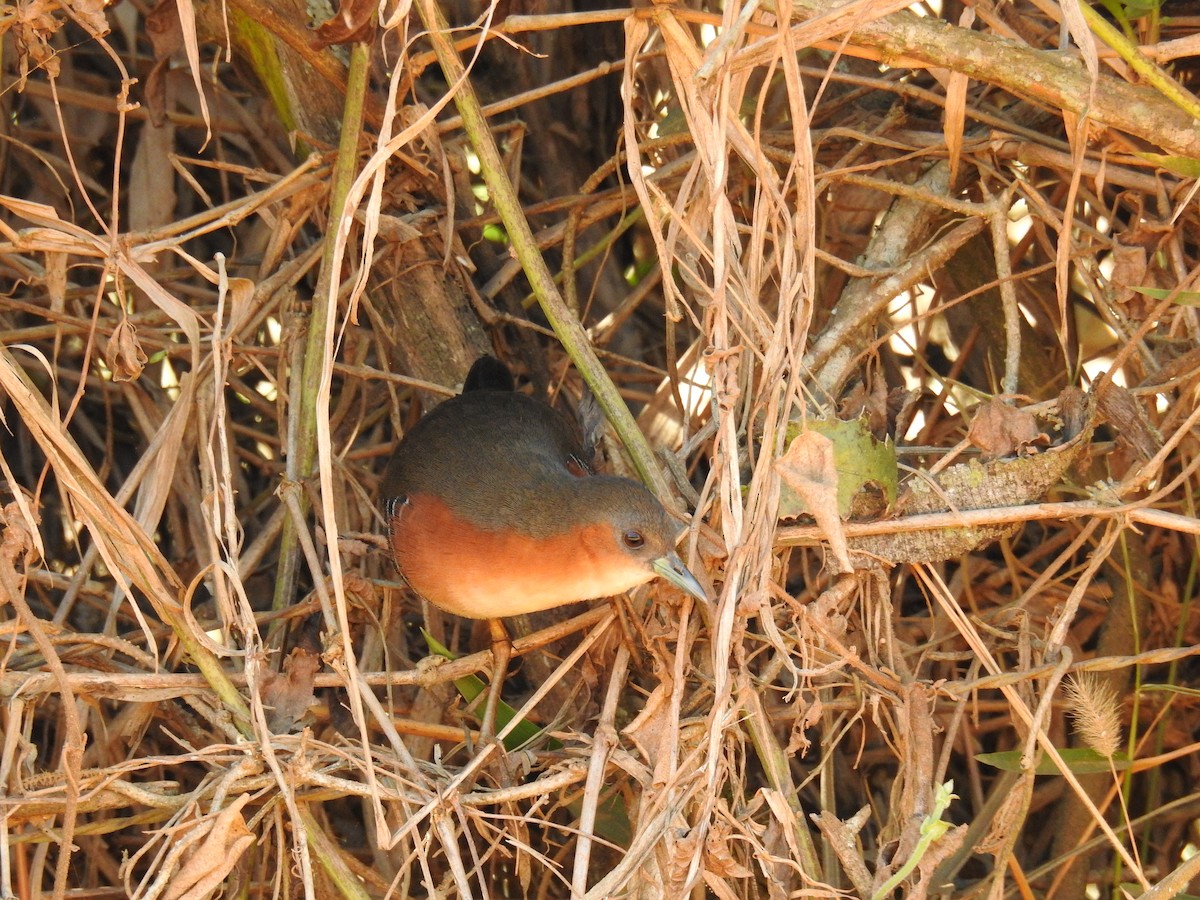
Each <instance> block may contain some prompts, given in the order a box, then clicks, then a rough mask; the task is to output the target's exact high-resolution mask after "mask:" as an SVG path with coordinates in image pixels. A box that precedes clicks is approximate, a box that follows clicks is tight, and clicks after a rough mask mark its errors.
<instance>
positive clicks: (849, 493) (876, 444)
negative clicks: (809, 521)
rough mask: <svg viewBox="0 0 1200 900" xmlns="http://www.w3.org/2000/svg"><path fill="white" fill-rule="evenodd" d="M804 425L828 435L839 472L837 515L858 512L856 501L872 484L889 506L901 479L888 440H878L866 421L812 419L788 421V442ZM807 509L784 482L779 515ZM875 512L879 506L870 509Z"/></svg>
mask: <svg viewBox="0 0 1200 900" xmlns="http://www.w3.org/2000/svg"><path fill="white" fill-rule="evenodd" d="M805 427H807V428H808V429H809V430H810V431H815V432H817V433H818V434H822V435H824V436H825V437H827V438H829V440H831V441H832V442H833V462H834V466H835V468H836V469H837V474H838V490H837V505H838V514H839V515H840V516H842V517H843V518H846V517H847V516H850V515H851V514H852V513H853V514H856V515H857V514H860V513H862V512H863V510H861V509H859V508H858V507H856V501H857V500H860V499H864V500H865V499H866V498H865V496H863V497H860V495H863V494H864V492H865V489H866V488H867V487H868V486H874V487H876V488H878V489H879V491H880V492H882V494H883V499H884V500H885V501H886V504H887V505H888V506H891V504H893V503H895V502H896V485H897V483H898V482H899V480H900V477H899V469H898V467H897V465H896V448H895V446H894V445H893V444H892V442H891V440H884V441H877V440H876V439H875V436H874V435H872V434H871V432H870V430H869V429H868V428H867V420H866V419H865V418H861V419H851V420H850V421H843V420H842V419H815V418H810V419H808V420H807V422H805V423H800V422H791V423H789V424H788V432H787V443H788V444H790V443H791V442H792V441H793V440H794V439H795V438H796V437H797V435H799V434H800V432H801V431H803V430H804V429H805ZM807 512H808V510H807V509H806V508H805V505H804V501H803V500H801V499H800V497H799V495H797V494H796V493H795V491H793V490H792V489H791V488H789V487H788V486H787V485H783V486H782V488H781V491H780V495H779V517H780V518H782V519H792V518H795V517H796V516H800V515H804V514H805V513H807ZM871 512H872V513H874V514H876V515H878V514H881V513H882V512H883V510H882V509H877V510H871Z"/></svg>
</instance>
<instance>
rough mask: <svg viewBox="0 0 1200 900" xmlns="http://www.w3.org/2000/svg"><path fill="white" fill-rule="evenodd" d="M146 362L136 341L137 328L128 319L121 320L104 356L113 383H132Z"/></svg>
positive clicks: (144, 352)
mask: <svg viewBox="0 0 1200 900" xmlns="http://www.w3.org/2000/svg"><path fill="white" fill-rule="evenodd" d="M146 360H147V357H146V351H145V350H143V349H142V345H141V343H139V342H138V339H137V327H136V326H135V325H134V324H133V323H132V322H130V321H129V319H128V318H123V319H121V321H120V322H119V323H118V324H117V327H116V329H114V330H113V336H112V337H111V338H109V341H108V349H107V351H106V352H105V354H104V361H105V362H106V363H108V368H109V369H110V370H111V371H112V378H113V381H134V380H135V379H137V378H138V377H139V376H140V375H141V374H142V370H143V369H145V368H146Z"/></svg>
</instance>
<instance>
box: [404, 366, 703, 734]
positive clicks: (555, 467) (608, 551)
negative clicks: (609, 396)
mask: <svg viewBox="0 0 1200 900" xmlns="http://www.w3.org/2000/svg"><path fill="white" fill-rule="evenodd" d="M587 443H588V441H587V440H585V439H584V438H583V437H582V436H581V435H580V434H579V429H578V428H574V427H572V425H571V423H569V422H568V421H567V419H566V418H564V417H563V416H562V415H561V414H560V413H559V412H558V411H556V410H555V409H554V408H552V407H551V406H549V405H548V404H546V403H544V402H542V401H540V400H537V399H534V398H533V397H530V396H527V395H525V394H522V393H520V392H519V391H517V390H515V382H514V379H513V376H512V373H511V371H510V370H509V369H508V367H507V366H505V365H504V363H502V362H500V361H499V360H497V359H496V358H494V357H491V356H482V357H480V358H479V359H478V360H476V362H475V363H474V365H473V366H472V367H471V370H470V371H469V373H468V374H467V377H466V380H465V382H464V386H463V392H462V393H461V394H459V395H457V396H455V397H452V398H451V399H449V400H446V401H444V402H442V403H441V404H439V405H438V406H436V407H434V408H433V409H432V410H431V411H430V412H428V413H426V414H425V415H424V416H423V417H422V418H421V419H420V420H419V421H418V422H417V423H416V425H414V426H413V427H412V428H410V429H408V431H407V433H406V434H405V435H404V437H403V439H402V440H401V441H400V443H399V445H398V446H397V448H396V450H395V453H394V455H393V457H392V459H391V461H390V462H389V464H388V467H387V471H386V475H385V477H384V480H383V496H384V508H385V514H386V519H387V523H388V532H389V540H390V545H391V550H392V555H393V558H394V560H395V563H396V568H397V569H398V570H399V572H400V574H401V576H402V577H403V578H404V580H405V582H407V584H408V585H409V587H410V588H411V589H412V590H413V591H414V592H415V593H417V594H418V595H420V596H421V597H423V598H424V599H425V600H427V601H429V602H430V603H432V604H433V605H434V606H437V607H439V608H440V609H442V610H445V611H446V612H449V613H453V614H455V615H458V616H463V617H466V618H470V619H487V620H488V621H489V624H490V626H491V629H492V646H493V655H494V658H495V677H493V680H492V687H493V692H495V691H496V690H498V682H499V680H500V678H501V677H502V675H503V670H502V669H501V665H500V663H501V661H503V663H504V668H505V669H506V668H507V652H505V647H504V642H505V641H506V640H507V635H506V632H505V630H504V628H503V625H502V623H500V621H499V620H500V619H502V618H504V617H508V616H515V615H520V614H524V613H530V612H536V611H540V610H546V609H552V608H554V607H557V606H562V605H564V604H568V603H574V602H576V601H580V600H591V599H596V598H601V597H610V596H614V595H616V594H621V593H624V592H625V591H628V590H630V589H632V588H634V587H637V586H638V585H640V584H644V583H646V582H648V581H650V580H652V579H653V578H655V577H662V578H664V579H666V580H667V581H668V582H670V583H671V584H673V585H674V586H675V587H677V588H679V589H680V590H681V591H683V592H684V593H686V594H689V595H691V596H692V597H694V598H696V599H698V600H700V601H702V602H707V599H708V598H707V595H706V593H705V591H704V588H703V587H702V586H701V584H700V582H699V581H698V580H697V579H696V577H695V576H694V575H693V574H692V573H691V572H690V571H689V570H688V568H687V566H685V565H684V563H683V561H682V560H681V559H680V558H679V555H678V554H677V553H676V551H675V536H676V534H677V532H678V531H679V530H680V528H679V526H677V525H676V523H675V520H674V519H672V518H671V516H670V515H669V514H668V513H667V511H666V510H665V509H664V508H663V506H662V504H661V503H660V502H659V501H658V500H657V499H656V498H655V496H654V495H653V494H652V493H651V492H650V491H649V490H647V489H646V488H645V487H644V486H643V485H641V484H639V483H638V482H636V481H633V480H632V479H629V478H623V477H619V476H615V475H603V474H595V473H594V472H593V471H592V468H591V453H590V448H589V447H587V446H585V445H586V444H587ZM508 652H511V647H509V648H508ZM494 699H495V698H494V697H489V702H488V712H487V713H485V717H484V722H485V727H484V733H485V734H486V733H488V728H487V723H488V722H489V719H490V716H491V715H493V714H494Z"/></svg>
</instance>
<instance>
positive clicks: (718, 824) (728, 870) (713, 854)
mask: <svg viewBox="0 0 1200 900" xmlns="http://www.w3.org/2000/svg"><path fill="white" fill-rule="evenodd" d="M732 830H733V829H732V828H731V827H730V825H729V823H728V822H724V821H722V820H720V819H718V820H716V821H714V822H713V823H712V825H711V827H710V828H709V829H708V837H707V838H706V839H705V841H704V868H705V871H707V872H711V873H712V874H713V875H716V876H717V877H718V878H752V877H753V876H754V873H753V872H752V871H750V870H749V869H748V868H746V867H745V866H744V865H742V864H741V863H740V862H738V861H737V859H735V858H734V855H733V853H732V852H731V851H730V849H729V837H730V834H731V833H732Z"/></svg>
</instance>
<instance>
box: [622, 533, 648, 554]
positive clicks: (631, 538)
mask: <svg viewBox="0 0 1200 900" xmlns="http://www.w3.org/2000/svg"><path fill="white" fill-rule="evenodd" d="M621 540H623V541H624V542H625V546H626V547H628V548H629V549H630V550H640V549H641V548H642V545H643V544H645V543H646V539H645V538H644V537H642V533H641V532H640V531H627V532H625V533H624V534H623V535H621Z"/></svg>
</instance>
